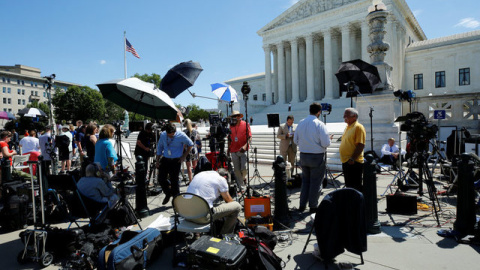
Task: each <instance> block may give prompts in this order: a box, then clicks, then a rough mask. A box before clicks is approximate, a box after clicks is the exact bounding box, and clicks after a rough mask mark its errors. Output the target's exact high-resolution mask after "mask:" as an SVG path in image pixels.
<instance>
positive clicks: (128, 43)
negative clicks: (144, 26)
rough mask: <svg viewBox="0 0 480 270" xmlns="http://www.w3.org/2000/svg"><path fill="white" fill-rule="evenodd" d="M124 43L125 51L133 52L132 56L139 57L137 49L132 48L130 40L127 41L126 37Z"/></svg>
mask: <svg viewBox="0 0 480 270" xmlns="http://www.w3.org/2000/svg"><path fill="white" fill-rule="evenodd" d="M125 43H126V45H127V48H126V50H127V52H131V53H132V54H133V56H135V57H137V58H140V56H138V53H137V51H136V50H135V48H133V46H132V44H130V42H128V39H125Z"/></svg>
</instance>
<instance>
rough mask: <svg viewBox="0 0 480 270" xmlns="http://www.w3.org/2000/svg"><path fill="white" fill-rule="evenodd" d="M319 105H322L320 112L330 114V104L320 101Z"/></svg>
mask: <svg viewBox="0 0 480 270" xmlns="http://www.w3.org/2000/svg"><path fill="white" fill-rule="evenodd" d="M320 105H321V106H322V112H323V113H328V114H330V113H331V112H332V104H328V103H321V104H320Z"/></svg>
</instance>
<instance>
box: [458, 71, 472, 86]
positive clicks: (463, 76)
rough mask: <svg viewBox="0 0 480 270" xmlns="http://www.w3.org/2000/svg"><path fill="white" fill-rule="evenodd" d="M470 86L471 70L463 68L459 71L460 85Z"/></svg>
mask: <svg viewBox="0 0 480 270" xmlns="http://www.w3.org/2000/svg"><path fill="white" fill-rule="evenodd" d="M469 84H470V68H461V69H459V70H458V85H469Z"/></svg>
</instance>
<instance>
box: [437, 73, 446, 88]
mask: <svg viewBox="0 0 480 270" xmlns="http://www.w3.org/2000/svg"><path fill="white" fill-rule="evenodd" d="M440 87H445V71H437V72H435V88H440Z"/></svg>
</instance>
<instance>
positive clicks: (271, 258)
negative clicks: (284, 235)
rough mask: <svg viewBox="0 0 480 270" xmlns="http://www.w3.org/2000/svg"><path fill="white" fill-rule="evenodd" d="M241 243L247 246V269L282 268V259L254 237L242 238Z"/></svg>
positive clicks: (274, 269) (279, 269)
mask: <svg viewBox="0 0 480 270" xmlns="http://www.w3.org/2000/svg"><path fill="white" fill-rule="evenodd" d="M242 244H243V245H244V246H245V247H246V248H247V254H248V255H247V258H248V261H247V266H248V269H255V270H282V269H283V267H284V265H283V266H282V262H283V261H282V259H281V258H280V257H278V256H277V255H276V254H275V252H273V251H272V250H271V249H270V248H269V247H268V245H267V244H266V243H265V242H263V241H262V240H259V239H257V238H255V237H244V238H242Z"/></svg>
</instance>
